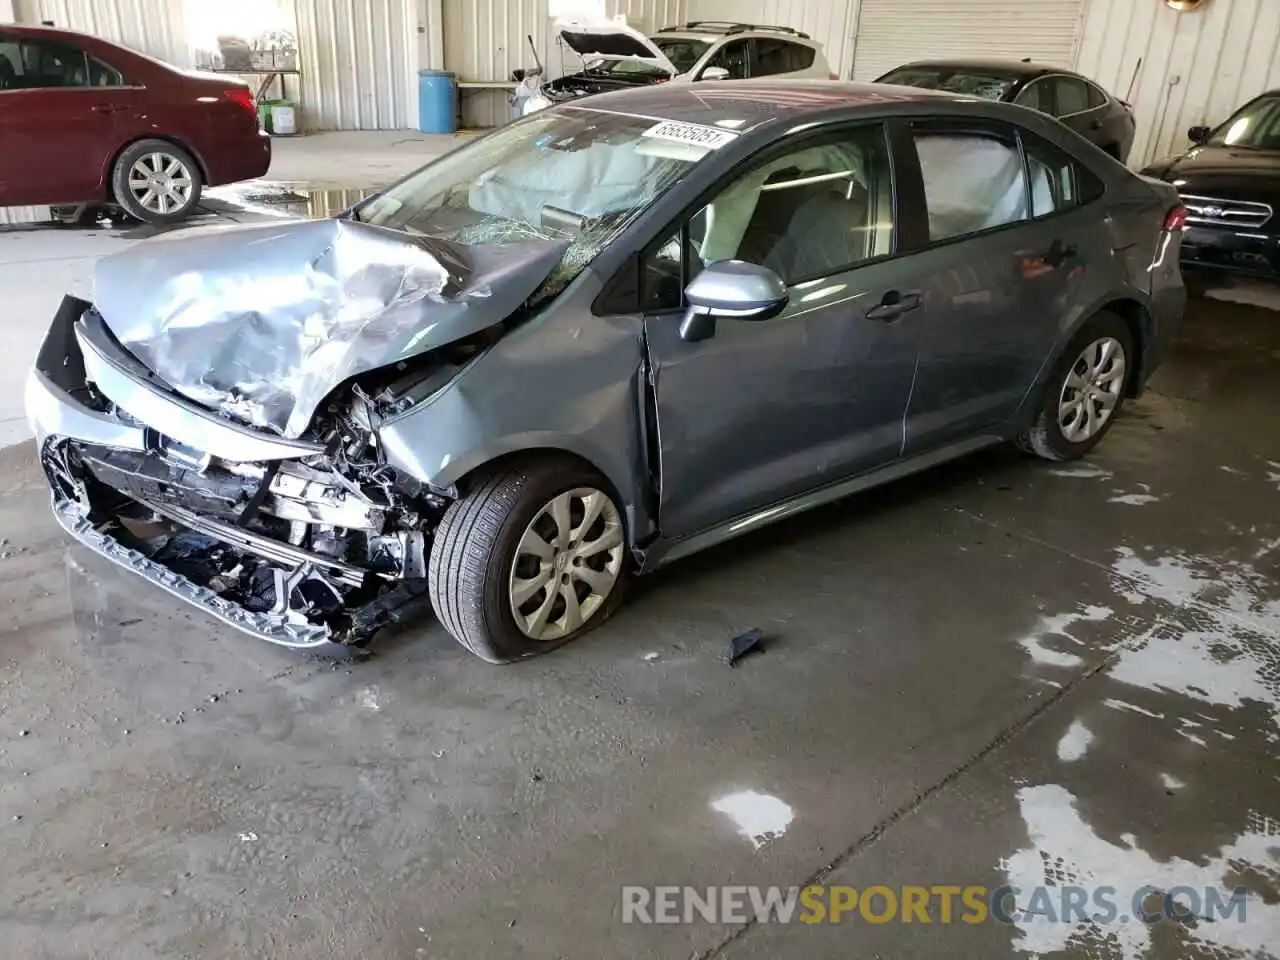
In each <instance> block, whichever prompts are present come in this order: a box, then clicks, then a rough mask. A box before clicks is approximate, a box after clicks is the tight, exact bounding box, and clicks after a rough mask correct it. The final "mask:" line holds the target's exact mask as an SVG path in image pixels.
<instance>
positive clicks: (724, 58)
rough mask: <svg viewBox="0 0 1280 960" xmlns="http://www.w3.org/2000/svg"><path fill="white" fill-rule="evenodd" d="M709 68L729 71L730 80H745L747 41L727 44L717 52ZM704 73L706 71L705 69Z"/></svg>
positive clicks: (735, 41)
mask: <svg viewBox="0 0 1280 960" xmlns="http://www.w3.org/2000/svg"><path fill="white" fill-rule="evenodd" d="M707 66H708V67H723V68H724V69H726V70H728V71H729V76H728V78H727V79H729V80H745V79H746V78H747V41H745V40H734V41H733V42H732V43H726V44H725V45H724V46H723V47H721V48H720V49H719V50H717V51H716V52H715V56H713V57H712V58H711V62H710V63H708V64H707ZM703 72H704V73H705V72H706V69H705V68H703Z"/></svg>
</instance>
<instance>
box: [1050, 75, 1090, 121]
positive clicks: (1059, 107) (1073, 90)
mask: <svg viewBox="0 0 1280 960" xmlns="http://www.w3.org/2000/svg"><path fill="white" fill-rule="evenodd" d="M1053 92H1054V97H1055V99H1056V103H1055V105H1054V116H1058V117H1070V116H1072V115H1073V114H1077V113H1084V112H1085V111H1086V110H1088V109H1089V87H1088V85H1087V84H1086V83H1085V82H1084V81H1083V80H1077V79H1075V78H1074V77H1054V79H1053Z"/></svg>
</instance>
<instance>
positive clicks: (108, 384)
mask: <svg viewBox="0 0 1280 960" xmlns="http://www.w3.org/2000/svg"><path fill="white" fill-rule="evenodd" d="M88 307H89V304H87V303H85V302H84V301H81V300H76V299H75V298H71V297H68V298H66V299H65V300H64V302H63V305H62V308H61V309H60V310H59V312H58V315H57V317H56V318H55V320H54V323H53V326H52V327H51V329H50V332H49V334H48V337H47V338H46V340H45V344H44V346H43V347H42V348H41V351H40V354H39V356H38V358H37V362H36V367H35V369H34V370H33V371H32V372H31V374H30V376H29V378H28V381H27V385H26V396H25V399H26V409H27V416H28V419H29V421H30V424H31V427H32V430H33V432H34V433H35V434H36V437H37V443H38V445H39V450H40V456H41V464H42V466H43V468H44V471H45V474H46V476H47V478H48V480H49V485H50V488H51V491H52V499H53V514H54V517H55V518H56V519H57V521H58V523H59V524H60V525H61V526H62V528H63V529H64V530H66V531H67V532H68V533H69V534H71V536H73V537H74V538H75V539H76V540H78V541H79V542H80V543H82V544H84V545H85V546H87V547H88V548H89V549H91V550H93V551H94V552H95V553H98V554H99V555H101V556H103V557H105V558H107V559H108V560H111V561H112V562H113V563H115V564H117V565H119V566H121V567H123V568H125V569H127V570H129V571H131V572H133V573H135V574H137V575H138V576H141V577H143V578H144V579H145V580H147V581H149V582H151V583H153V584H154V585H155V586H157V587H159V588H160V589H162V590H164V591H165V592H166V593H168V594H170V595H171V596H174V597H177V598H178V599H180V600H184V601H186V602H187V603H190V604H192V605H194V606H196V607H198V608H200V609H201V610H203V611H204V612H205V613H207V614H209V615H210V616H212V617H214V618H216V619H217V620H219V621H221V622H222V623H225V624H227V625H228V626H231V627H234V628H235V629H237V630H239V631H241V632H243V633H247V634H249V635H251V636H254V637H256V638H258V639H260V640H265V641H267V642H269V643H273V644H278V645H280V646H285V647H292V648H295V649H303V650H309V651H313V652H320V653H326V654H338V653H341V654H349V653H351V652H352V651H353V650H357V649H358V648H359V645H360V644H362V643H363V641H364V640H365V639H367V635H368V631H365V632H361V631H356V630H347V631H343V632H341V633H340V632H339V631H338V630H336V629H334V628H333V627H331V626H329V625H327V624H326V623H323V622H316V621H315V620H314V619H309V618H308V617H307V616H306V612H305V610H304V609H302V608H301V607H300V601H299V600H298V599H297V597H296V596H295V589H294V588H295V587H296V586H297V585H298V584H299V583H300V582H301V579H300V578H303V577H306V576H310V575H312V574H313V573H315V572H321V573H323V575H324V577H325V578H326V579H329V580H331V581H332V582H335V583H339V584H342V583H345V584H346V585H347V586H352V585H355V584H359V583H360V582H361V581H362V580H364V579H365V578H366V577H368V576H369V574H368V573H367V571H364V570H362V569H360V568H358V567H355V566H352V565H350V564H347V563H344V562H342V561H339V560H336V559H334V558H331V557H323V556H320V555H317V554H314V553H311V552H309V551H306V550H302V549H301V548H298V547H294V546H293V545H291V544H288V543H283V542H280V541H277V540H274V539H271V538H269V537H265V536H262V535H260V534H255V533H254V532H252V531H250V530H248V529H244V528H242V527H240V526H238V525H237V524H235V523H233V522H226V521H225V520H222V519H215V518H211V517H207V516H202V515H197V514H196V513H194V512H192V511H186V510H183V509H182V508H181V507H179V506H176V505H174V504H173V503H161V502H154V503H153V502H149V501H148V500H146V499H144V498H142V497H139V496H137V495H136V491H130V490H127V489H122V488H119V487H116V486H114V485H111V486H104V485H103V484H102V483H101V482H100V480H99V479H97V478H95V475H94V473H93V471H92V470H91V469H90V466H89V464H90V463H91V462H92V460H91V457H92V453H91V451H93V450H95V449H109V450H112V451H131V452H133V453H136V454H145V455H151V456H164V457H168V456H181V455H187V454H190V452H191V451H190V450H189V449H188V448H187V447H185V446H184V445H183V444H177V443H175V442H173V441H171V440H170V439H169V437H171V436H173V435H174V434H175V433H177V435H179V436H183V438H184V441H185V440H186V438H187V437H188V436H190V435H192V434H194V435H195V436H197V437H199V438H200V440H201V442H202V444H205V445H206V446H205V447H204V449H205V451H208V450H209V449H210V448H212V449H213V450H218V451H221V454H220V455H221V456H226V457H228V458H235V459H236V460H239V461H241V462H247V461H253V460H257V461H263V460H269V459H270V458H272V457H274V458H277V459H279V460H282V461H283V460H285V459H286V458H289V459H297V458H299V457H300V456H302V455H305V454H306V453H308V452H310V451H314V450H316V449H318V448H317V447H316V446H315V445H311V444H305V443H299V442H294V441H285V440H279V441H278V440H276V439H274V438H272V437H269V436H266V435H263V434H260V433H256V432H254V431H249V430H247V429H245V428H242V427H240V426H238V425H236V424H232V423H230V422H228V421H224V420H221V419H220V418H217V417H216V416H213V415H211V414H208V413H207V412H206V411H204V410H202V409H201V408H199V407H196V406H195V405H194V404H189V403H187V402H186V401H185V400H183V399H182V398H180V397H177V396H175V395H173V394H172V393H169V392H167V391H164V390H162V389H159V388H158V387H156V386H153V385H151V384H149V383H147V382H146V380H145V379H144V374H145V368H144V369H143V371H141V372H140V371H139V370H137V369H131V367H130V363H129V361H130V360H131V359H132V358H130V357H128V355H127V354H123V351H121V350H120V349H119V348H118V346H115V345H113V344H112V343H111V341H110V339H109V338H103V337H98V336H96V331H95V330H94V328H93V327H92V325H91V324H86V323H82V322H81V319H82V317H85V316H86V311H87V309H88ZM89 383H92V384H93V386H94V388H95V389H96V391H97V393H98V394H99V395H100V396H105V397H106V398H107V399H109V400H110V401H111V402H113V403H114V404H115V405H116V407H117V408H118V409H119V410H120V411H123V412H124V413H125V414H127V416H123V417H122V416H118V415H115V412H114V411H111V410H104V409H102V405H101V403H100V402H99V403H96V404H95V402H94V397H93V395H92V394H91V393H90V392H89V391H88V389H87V388H88V384H89ZM170 431H172V432H170ZM178 431H184V432H183V433H178ZM106 493H109V494H111V496H112V497H115V496H116V495H123V496H124V497H126V498H128V499H129V500H131V501H132V503H133V504H136V505H140V506H141V507H142V508H146V509H148V510H150V511H151V512H152V513H153V514H155V515H156V516H158V517H161V518H164V519H165V520H166V521H168V522H170V523H171V524H173V525H175V526H176V527H177V528H179V529H182V530H186V531H191V532H194V533H196V534H199V535H200V536H203V537H207V538H208V539H210V540H212V541H216V542H218V543H220V544H224V545H226V546H227V547H229V548H231V549H232V550H235V551H238V552H241V553H243V554H244V555H245V556H251V557H253V558H255V559H256V560H258V561H262V562H265V563H266V564H269V565H270V566H271V567H272V569H273V572H274V573H275V576H276V590H275V596H276V597H278V598H280V597H282V598H284V599H283V600H282V601H279V602H277V603H275V604H274V605H273V606H272V607H271V608H270V609H264V610H261V611H259V610H251V609H249V608H248V607H246V606H243V605H242V604H240V603H238V602H235V600H233V599H229V598H228V597H226V596H222V595H220V594H219V593H218V592H215V590H213V589H211V588H210V587H208V586H204V585H202V584H200V583H197V582H195V581H194V580H192V579H189V578H188V577H186V576H183V575H182V574H181V573H179V572H177V571H175V570H174V569H171V568H170V567H168V566H166V565H165V564H163V563H161V562H159V561H158V560H156V559H153V558H152V557H150V556H148V555H147V554H145V553H143V552H142V551H141V550H139V549H136V548H135V546H132V545H130V543H126V542H124V541H122V540H121V539H119V538H118V537H116V536H114V535H113V534H112V532H111V530H112V529H113V523H112V522H111V521H110V519H109V517H108V516H107V515H108V514H109V512H110V510H109V508H105V507H104V504H103V502H102V501H103V499H104V494H106Z"/></svg>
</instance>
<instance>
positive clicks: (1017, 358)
mask: <svg viewBox="0 0 1280 960" xmlns="http://www.w3.org/2000/svg"><path fill="white" fill-rule="evenodd" d="M911 126H912V129H911V141H912V143H913V144H914V146H915V148H916V149H915V153H914V155H913V156H908V158H907V159H906V161H905V165H906V166H908V167H914V168H915V169H913V170H911V171H910V173H907V172H904V174H903V176H902V177H901V178H900V181H899V182H900V184H901V185H902V186H901V188H900V189H901V190H902V191H903V199H902V207H903V209H906V210H922V211H926V214H927V218H928V223H927V226H926V227H925V229H924V230H922V231H921V233H922V234H923V235H925V236H926V237H927V240H926V241H925V246H924V247H923V249H921V250H920V251H919V252H918V253H916V254H915V256H914V257H912V258H911V259H912V260H914V261H915V262H916V263H917V264H918V265H919V269H920V274H921V276H922V277H923V278H925V279H924V281H923V288H924V309H923V312H922V316H921V318H920V320H919V321H918V322H919V323H920V326H921V329H920V361H919V369H918V373H917V376H916V387H915V391H914V392H913V394H912V397H911V405H910V409H909V410H908V413H907V426H906V434H907V436H906V449H907V451H908V452H909V453H915V452H922V451H925V450H929V449H933V448H936V447H940V446H945V445H947V444H950V443H954V442H957V441H960V440H963V439H966V438H968V437H972V436H976V435H982V434H984V433H990V434H994V433H999V432H1001V431H1002V430H1003V429H1004V428H1005V426H1006V425H1007V424H1008V422H1009V420H1010V419H1011V418H1012V416H1013V415H1014V413H1015V411H1016V410H1017V409H1018V406H1019V404H1020V402H1021V401H1022V399H1023V397H1024V396H1025V395H1026V392H1027V390H1028V389H1029V388H1030V387H1031V385H1032V384H1033V383H1034V381H1035V378H1036V376H1037V374H1038V372H1039V370H1040V368H1041V366H1042V364H1043V363H1044V362H1045V360H1046V358H1047V357H1048V355H1049V354H1050V352H1051V351H1052V349H1053V345H1054V344H1055V342H1056V341H1057V337H1058V334H1059V330H1060V324H1061V323H1062V321H1063V318H1064V317H1065V316H1066V315H1067V314H1068V312H1069V310H1070V309H1071V307H1072V306H1073V305H1074V303H1075V300H1076V298H1077V296H1078V291H1079V290H1080V288H1081V286H1082V284H1083V282H1084V270H1085V269H1086V268H1087V266H1088V261H1087V257H1088V256H1089V251H1090V250H1098V249H1109V248H1110V241H1109V239H1108V237H1107V235H1106V224H1105V219H1104V218H1103V217H1101V216H1099V214H1098V213H1097V211H1096V208H1094V207H1093V206H1092V201H1094V200H1097V199H1098V198H1099V197H1100V196H1101V190H1102V188H1101V184H1099V183H1097V181H1096V180H1095V179H1094V178H1093V176H1092V174H1090V173H1089V172H1088V171H1087V169H1085V168H1084V167H1083V166H1082V165H1080V164H1079V163H1078V162H1077V161H1075V160H1074V159H1073V158H1071V157H1069V156H1068V155H1066V154H1065V153H1063V152H1062V151H1060V150H1059V149H1058V148H1057V147H1055V146H1053V145H1052V144H1050V143H1048V142H1047V141H1043V140H1040V139H1039V138H1037V137H1035V136H1034V135H1033V134H1031V133H1030V132H1029V131H1024V130H1022V128H1020V127H1016V126H1014V125H1012V124H1005V123H994V122H986V121H984V122H981V123H978V122H974V121H964V122H960V121H950V122H949V121H945V120H944V121H936V122H934V121H930V122H921V123H915V124H912V125H911ZM1024 144H1025V145H1026V153H1025V156H1024V152H1023V145H1024ZM916 170H918V173H916ZM1028 171H1029V172H1028ZM913 184H918V185H920V186H921V187H922V191H923V195H922V196H920V197H918V198H916V199H915V200H914V202H913V198H912V197H911V196H910V195H909V191H910V190H911V187H912V185H913Z"/></svg>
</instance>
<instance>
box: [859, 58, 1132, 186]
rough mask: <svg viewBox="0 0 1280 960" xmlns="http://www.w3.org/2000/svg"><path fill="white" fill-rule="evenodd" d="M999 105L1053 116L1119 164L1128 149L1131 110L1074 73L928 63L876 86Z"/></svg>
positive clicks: (998, 63)
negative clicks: (894, 86) (892, 85)
mask: <svg viewBox="0 0 1280 960" xmlns="http://www.w3.org/2000/svg"><path fill="white" fill-rule="evenodd" d="M876 82H877V83H896V84H901V85H902V86H907V87H923V88H924V89H927V90H945V91H947V92H948V93H959V94H964V95H965V96H970V97H982V98H983V99H985V100H1002V101H1004V102H1006V103H1017V104H1020V105H1021V106H1024V107H1031V108H1032V109H1034V110H1039V111H1040V112H1041V113H1047V114H1048V115H1049V116H1051V117H1056V118H1057V119H1058V120H1061V121H1062V122H1063V123H1064V124H1066V125H1067V126H1068V127H1070V128H1071V129H1072V130H1074V131H1075V132H1076V133H1078V134H1080V135H1081V136H1082V137H1084V138H1085V139H1086V140H1091V141H1093V142H1094V143H1096V144H1097V145H1098V146H1099V147H1101V148H1102V149H1103V150H1105V151H1106V152H1107V153H1109V154H1111V156H1113V157H1115V158H1116V159H1117V160H1119V161H1120V162H1121V163H1126V162H1128V160H1129V151H1130V150H1132V149H1133V137H1134V130H1135V124H1134V120H1133V108H1132V107H1130V106H1129V104H1127V103H1125V102H1124V101H1123V100H1117V99H1116V98H1115V97H1113V96H1112V95H1111V94H1109V93H1107V91H1105V90H1103V89H1102V88H1101V87H1100V86H1098V85H1097V84H1096V83H1094V82H1093V81H1092V80H1089V79H1087V78H1085V77H1082V76H1080V74H1078V73H1072V72H1071V71H1070V70H1063V69H1061V68H1060V67H1051V66H1047V65H1046V64H1042V63H1032V62H1031V61H1029V60H1022V61H1008V60H929V61H921V62H919V63H909V64H907V65H906V66H902V67H898V68H897V69H896V70H891V71H889V72H888V73H886V74H885V75H884V76H883V77H881V78H880V79H879V80H877V81H876Z"/></svg>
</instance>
